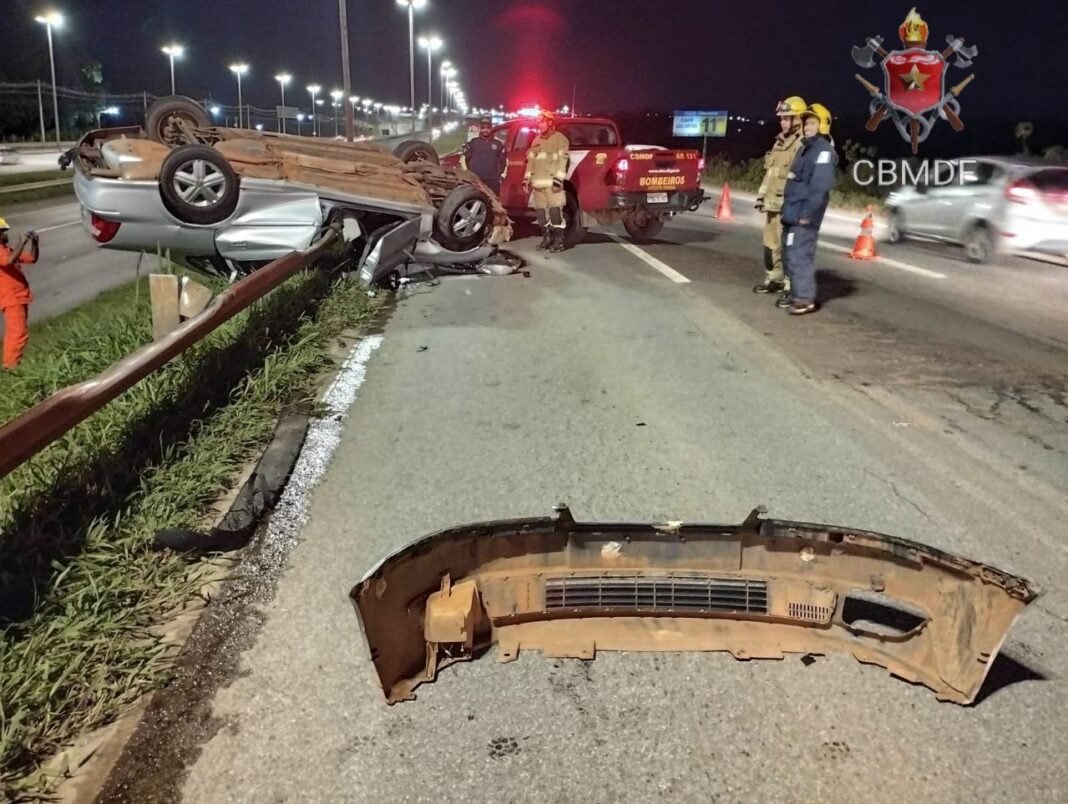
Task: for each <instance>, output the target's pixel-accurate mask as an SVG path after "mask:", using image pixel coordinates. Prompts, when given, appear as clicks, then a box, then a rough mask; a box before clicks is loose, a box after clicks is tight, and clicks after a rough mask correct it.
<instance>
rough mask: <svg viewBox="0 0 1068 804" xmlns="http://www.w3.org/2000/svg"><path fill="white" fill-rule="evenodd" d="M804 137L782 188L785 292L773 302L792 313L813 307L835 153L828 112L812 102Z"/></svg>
mask: <svg viewBox="0 0 1068 804" xmlns="http://www.w3.org/2000/svg"><path fill="white" fill-rule="evenodd" d="M802 125H803V127H804V129H803V130H804V134H805V142H804V144H803V145H802V146H801V150H800V151H798V154H797V158H796V159H794V164H793V165H792V166H791V168H790V177H789V180H788V181H787V182H786V190H785V192H784V193H783V205H782V225H783V262H784V263H785V266H786V273H787V275H788V276H789V277H790V293H789V295H785V294H784V295H783V297H782V298H780V299H779V301H778V302H776V305H777V306H779V307H784V308H787V309H788V310H789V311H790V314H791V315H806V314H807V313H812V312H815V310H816V245H817V243H818V241H819V236H820V226H822V225H823V216H824V214H825V213H826V212H827V205H828V204H829V203H830V200H831V188H832V187H834V178H835V168H836V167H837V165H838V155H837V154H836V153H835V152H834V145H832V144H831V113H830V111H828V109H827V107H826V106H823V105H822V104H819V103H813V104H812V105H810V106H809V107H808V111H807V112H805V114H804V122H803V124H802Z"/></svg>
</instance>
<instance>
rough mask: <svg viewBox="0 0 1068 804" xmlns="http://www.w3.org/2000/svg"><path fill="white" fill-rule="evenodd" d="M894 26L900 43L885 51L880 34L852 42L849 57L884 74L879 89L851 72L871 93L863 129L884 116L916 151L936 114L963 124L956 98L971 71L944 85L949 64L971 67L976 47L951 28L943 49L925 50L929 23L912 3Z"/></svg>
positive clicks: (876, 124)
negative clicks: (859, 43) (955, 82)
mask: <svg viewBox="0 0 1068 804" xmlns="http://www.w3.org/2000/svg"><path fill="white" fill-rule="evenodd" d="M897 31H898V37H899V38H900V40H901V49H899V50H890V51H888V50H886V49H885V48H884V47H883V38H882V37H881V36H871V37H868V38H867V39H866V40H865V41H864V44H863V45H859V46H857V47H854V48H853V61H854V62H856V63H857V64H858V65H860V66H861V67H863V68H865V69H870V68H874V67H877V66H878V67H879V68H880V69H881V70H882V74H883V75H882V78H883V80H882V84H883V88H882V89H880V88H879V86H878V85H877V84H875V83H873V82H872V81H869V80H868V79H866V78H865V77H864V76H862V75H860V74H859V73H858V74H857V75H856V78H857V80H858V81H859V82H860V83H861V84H862V85H863V86H864V88H865V89H866V90H868V94H869V95H871V104H870V105H869V107H868V111H869V113H870V114H871V117H870V118H869V120H868V124H867V129H868V130H869V131H875V130H876V129H877V128H878V127H879V125H880V124H881V123H882V122H883V120H885V119H886V118H887V117H889V118H890V120H891V121H893V123H894V126H896V127H897V130H898V133H900V134H901V137H902V138H903V139H904V140H905V141H906V142H909V143H911V144H912V152H913V153H916V152H917V151H918V150H919V147H920V143H921V142H923V141H924V140H926V139H927V137H928V136H930V134H931V130H932V129H933V128H934V126H935V124H936V123H937V122H938V121H939V120H946V121H948V122H949V124H950V125H951V126H952V127H953V129H954V130H955V131H963V130H964V121H963V120H961V116H960V101H959V100H957V98H958V97H959V96H960V94H961V92H963V91H964V89H965V87H967V86H968V84H970V83H971V82H972V80H973V79H974V78H975V75H974V74H972V75H969V76H966V77H964V78H963V79H962V80H961V81H960V82H959V83H957V84H956V85H954V86H952V87H949V88H948V89H947V84H948V78H949V73H950V68H951V67H954V68H957V69H959V70H967V69H968V68H969V67H971V66H972V60H973V59H974V58H975V57H976V55H977V54H978V52H979V49H978V48H977V47H975V46H974V45H972V46H966V45H965V44H964V39H962V38H961V37H958V36H954V35H953V34H950V35H949V36H947V37H946V45H947V47H946V48H945V49H944V50H941V51H939V50H929V49H928V48H927V39H928V34H929V28H928V26H927V23H926V22H925V21H924V20H923V17H921V16H920V15H919V14H918V13H917V11H916V9H915V8H913V9H912V10H911V11H910V12H909V13H908V16H907V17H905V21H904V22H903V23H901V26H900V27H899V28H898V29H897ZM951 58H952V59H953V61H952V63H951V62H950V59H951ZM876 59H879V61H876Z"/></svg>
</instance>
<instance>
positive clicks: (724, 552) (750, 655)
mask: <svg viewBox="0 0 1068 804" xmlns="http://www.w3.org/2000/svg"><path fill="white" fill-rule="evenodd" d="M557 511H558V515H557V517H556V518H552V519H550V518H544V519H526V520H507V521H505V520H502V521H496V522H487V523H483V524H476V525H468V526H465V527H458V528H453V529H450V530H446V531H442V532H440V533H437V534H434V535H432V536H428V537H426V538H424V539H422V540H420V541H417V542H415V543H413V544H411V545H410V546H408V547H405V548H403V549H401V550H400V551H398V552H396V553H394V554H393V555H391V556H389V557H388V558H386V559H385V560H384V561H382V562H381V563H380V564H379V565H378V566H376V567H375V568H374V569H372V570H371V571H370V572H369V573H368V574H367V575H366V576H365V577H364V579H363V580H362V581H360V582H359V583H358V584H357V585H356V586H355V588H354V589H353V590H352V592H351V594H350V597H351V599H352V602H353V605H354V606H355V608H356V612H357V615H358V617H359V620H360V625H361V628H362V630H363V634H364V637H365V638H366V640H367V645H368V648H369V650H370V656H371V659H372V661H373V663H374V666H375V669H376V671H377V673H378V677H379V680H380V682H381V686H382V689H383V691H384V692H385V695H386V698H387V700H388V701H389V702H390V703H395V702H397V701H404V700H409V699H411V698H413V697H414V695H413V690H414V689H415V688H416V687H418V686H419V685H420V684H422V683H424V682H427V681H433V680H434V679H435V678H436V676H437V673H438V671H439V670H440V669H441V668H443V667H445V666H447V665H449V664H452V663H454V662H459V661H468V660H471V659H472V658H474V657H475V656H476V655H478V653H479V651H481V650H482V649H483V648H485V647H487V646H489V645H490V644H496V645H497V650H498V660H499V661H501V662H510V661H513V660H514V659H515V658H516V657H517V656H518V654H519V651H520V650H523V649H532V650H540V651H542V653H543V654H544V655H546V656H549V657H573V658H580V659H593V658H594V657H595V656H596V654H597V651H598V650H630V651H727V652H729V653H731V654H732V655H733V656H734V657H735V658H737V659H781V658H782V657H783V655H784V654H787V653H797V654H802V655H804V654H813V655H819V654H824V653H827V652H831V651H837V652H844V653H848V654H851V655H853V656H854V657H856V658H857V659H858V660H859V661H861V662H863V663H865V664H877V665H880V666H881V667H884V668H886V669H887V670H889V671H890V673H891V674H893V675H894V676H897V677H899V678H902V679H905V680H907V681H911V682H917V683H921V684H924V685H926V686H927V687H930V688H931V689H932V690H934V691H935V693H936V695H937V697H938V699H939V700H943V701H952V702H954V703H958V704H968V703H971V702H972V701H974V700H975V697H976V695H977V694H978V692H979V689H980V687H981V686H982V683H983V680H984V679H985V678H986V675H987V672H988V671H989V670H990V666H991V663H992V662H993V659H994V656H995V655H996V654H997V652H998V650H999V649H1000V647H1001V644H1002V642H1003V641H1004V639H1005V637H1006V635H1007V633H1008V631H1009V628H1010V627H1011V626H1012V624H1013V622H1014V621H1015V619H1016V617H1017V616H1018V615H1019V614H1020V612H1021V611H1022V610H1023V609H1024V607H1026V606H1027V604H1028V603H1030V602H1031V601H1032V600H1034V599H1035V598H1036V597H1037V596H1038V595H1039V594H1040V591H1039V590H1038V588H1037V587H1036V586H1035V585H1033V584H1031V583H1029V582H1028V581H1026V580H1024V579H1022V578H1017V577H1014V576H1012V575H1009V574H1007V573H1005V572H1001V571H1000V570H997V569H994V568H993V567H989V566H986V565H984V564H978V563H976V562H973V561H969V560H967V559H964V558H958V557H956V556H953V555H950V554H948V553H943V552H941V551H939V550H935V549H933V548H930V547H926V546H924V545H921V544H917V543H915V542H910V541H906V540H904V539H897V538H894V537H891V536H884V535H881V534H878V533H870V532H867V531H859V530H850V529H845V528H838V527H830V526H826V525H814V524H805V523H800V522H788V521H781V520H775V519H764V518H761V517H760V515H759V512H758V511H754V512H753V513H752V514H751V515H750V516H749V518H748V519H746V521H745V522H743V523H742V524H741V525H737V526H725V525H684V524H682V523H680V522H673V523H667V524H664V525H635V524H604V523H578V522H575V520H574V519H573V518H572V516H571V513H570V511H569V510H568V509H567V508H566V507H564V506H561V507H558V509H557Z"/></svg>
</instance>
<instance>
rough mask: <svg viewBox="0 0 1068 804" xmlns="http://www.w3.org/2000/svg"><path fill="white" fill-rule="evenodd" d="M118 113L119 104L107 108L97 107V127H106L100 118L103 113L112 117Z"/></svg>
mask: <svg viewBox="0 0 1068 804" xmlns="http://www.w3.org/2000/svg"><path fill="white" fill-rule="evenodd" d="M118 113H119V107H118V106H109V107H108V108H106V109H97V110H96V127H97V128H103V127H104V124H103V122H102V121H101V119H100V118H101V117H102V116H103V115H106V114H109V115H111V116H112V117H114V116H115V115H117V114H118Z"/></svg>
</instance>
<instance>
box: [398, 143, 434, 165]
mask: <svg viewBox="0 0 1068 804" xmlns="http://www.w3.org/2000/svg"><path fill="white" fill-rule="evenodd" d="M393 155H394V156H395V157H397V159H399V160H400V161H402V162H403V163H404V164H406V165H407V164H410V163H412V162H430V163H431V164H434V165H437V164H440V163H441V160H440V159H439V158H438V152H437V151H435V150H434V146H433V145H431V144H430V143H428V142H420V141H419V140H407V141H405V142H402V143H401V144H400V145H398V146H397V147H396V148H394V149H393Z"/></svg>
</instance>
